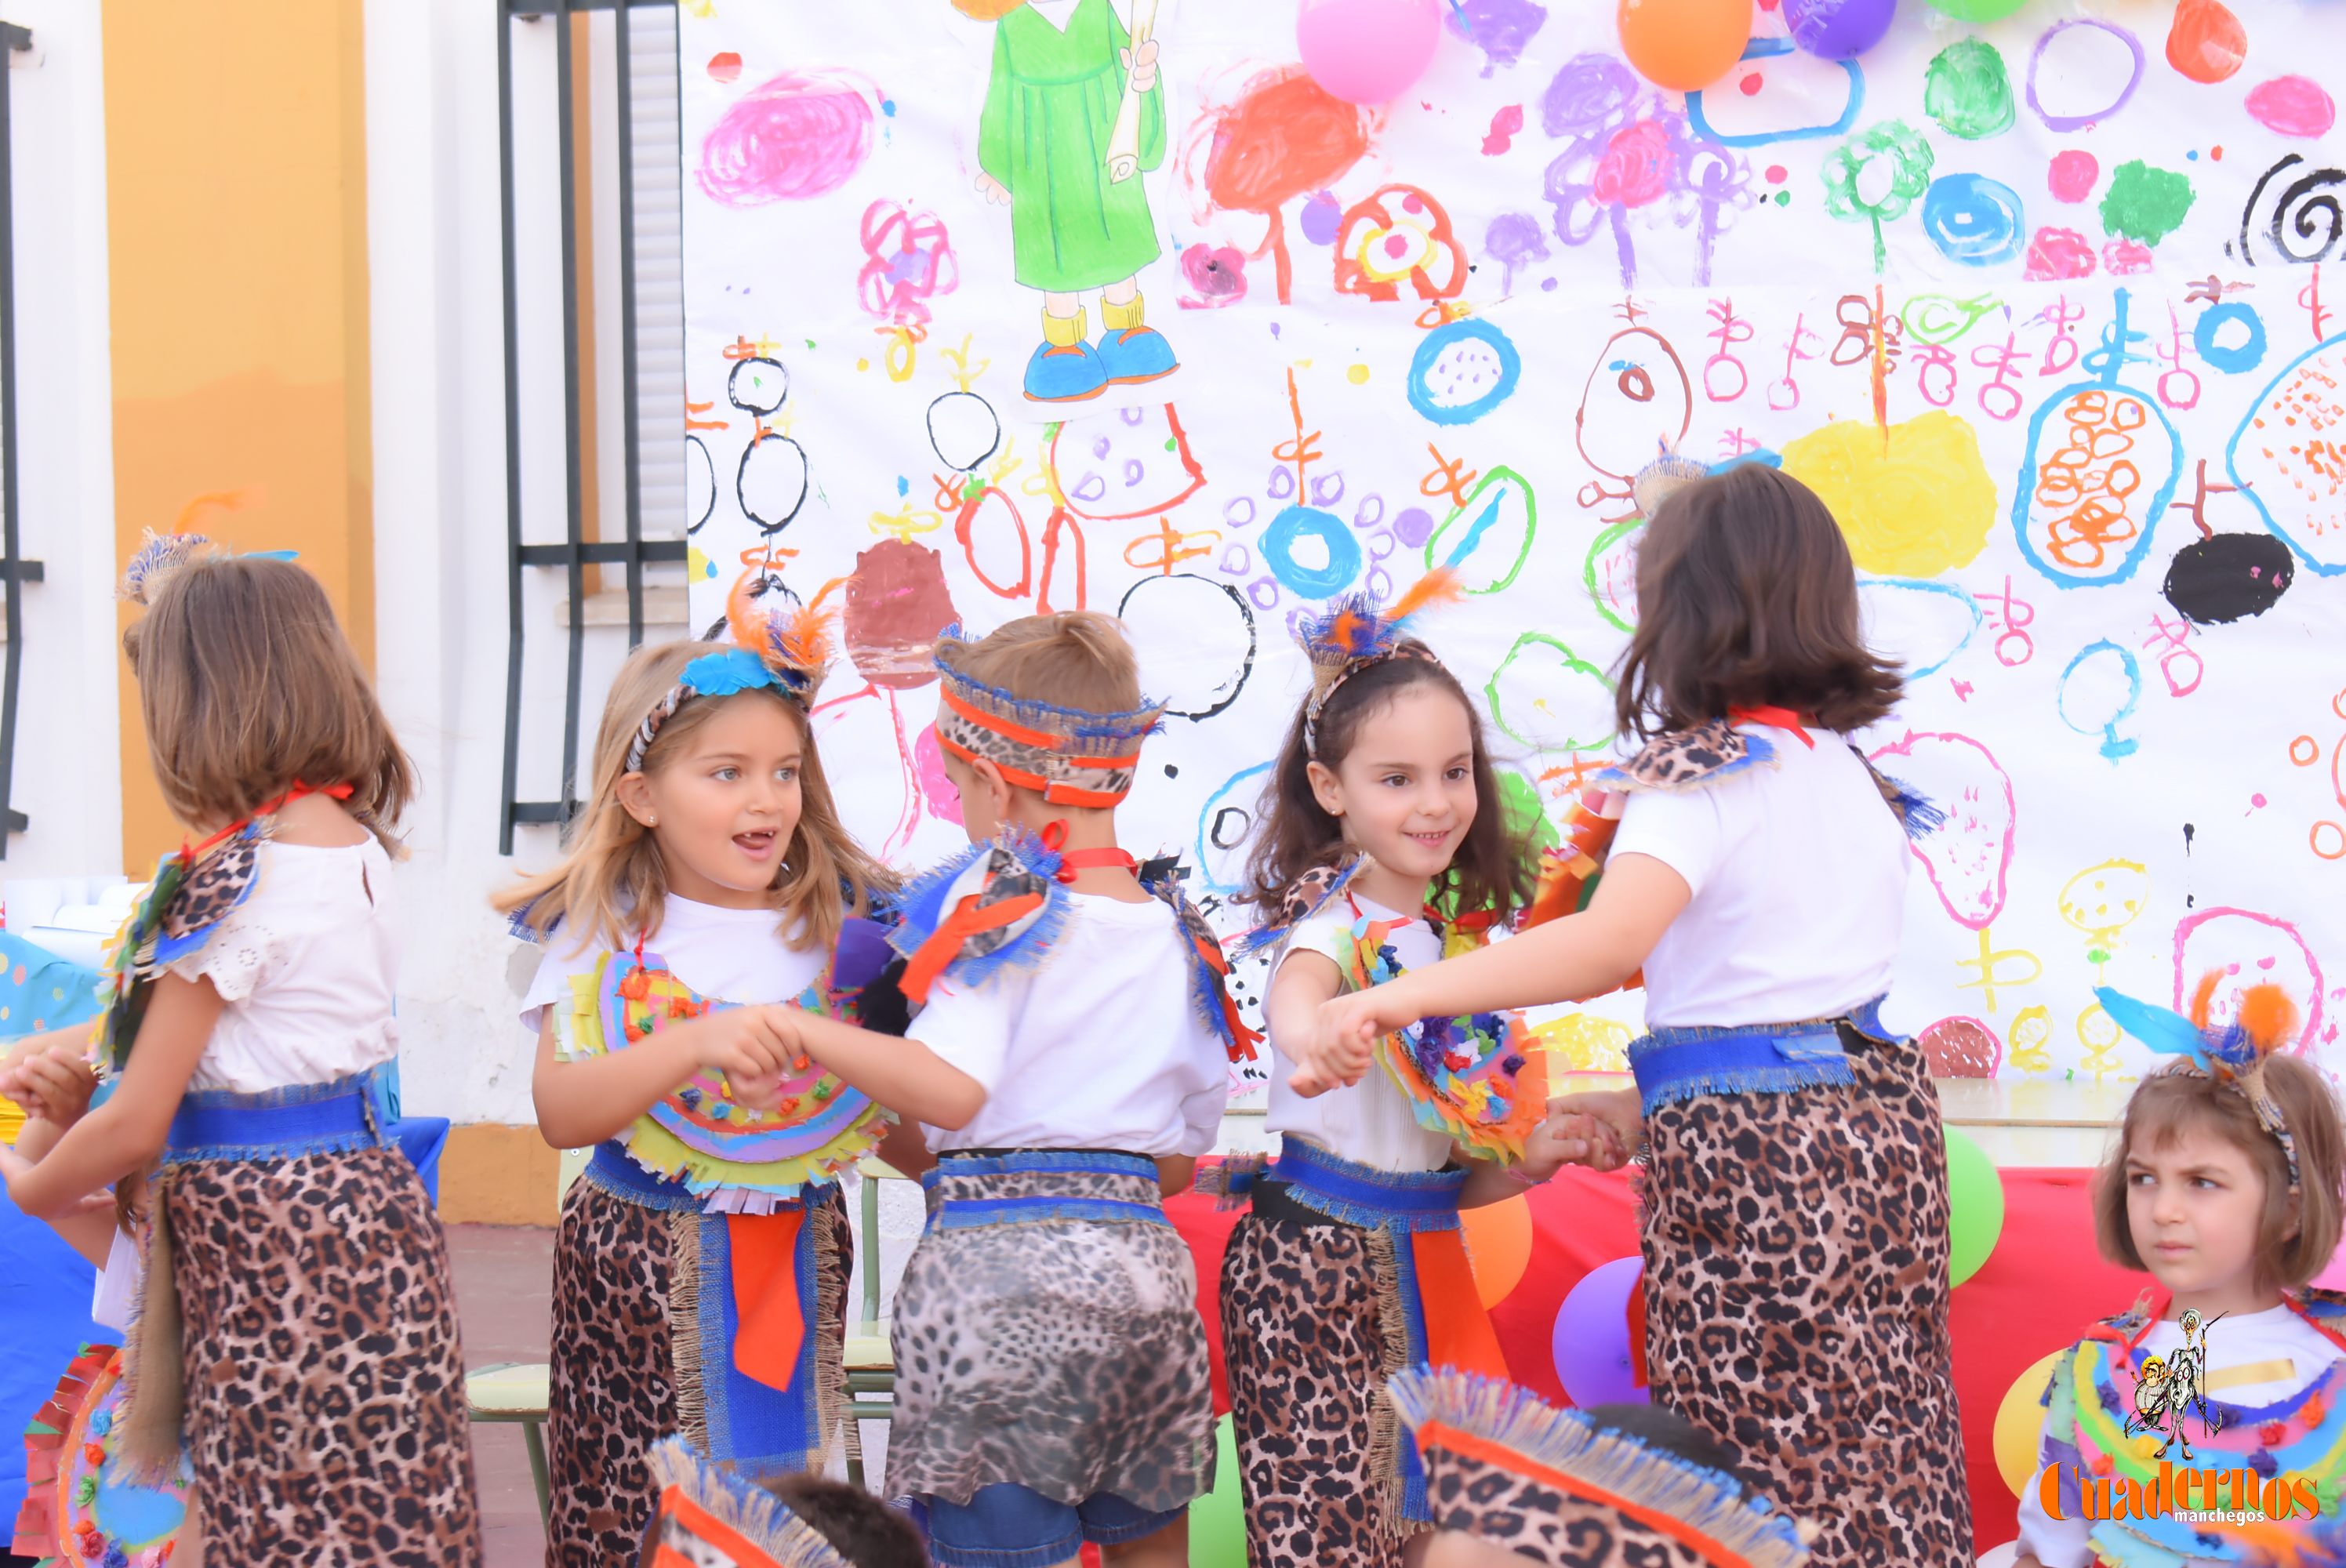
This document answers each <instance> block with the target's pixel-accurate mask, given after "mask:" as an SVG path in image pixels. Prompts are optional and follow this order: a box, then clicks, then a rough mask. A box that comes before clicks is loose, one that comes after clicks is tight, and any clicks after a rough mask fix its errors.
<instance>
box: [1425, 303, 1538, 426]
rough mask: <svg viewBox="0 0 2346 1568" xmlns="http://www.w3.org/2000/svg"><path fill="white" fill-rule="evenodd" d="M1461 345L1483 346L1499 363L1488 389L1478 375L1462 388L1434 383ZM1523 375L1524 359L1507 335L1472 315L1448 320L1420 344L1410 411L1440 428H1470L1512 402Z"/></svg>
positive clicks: (1447, 382)
mask: <svg viewBox="0 0 2346 1568" xmlns="http://www.w3.org/2000/svg"><path fill="white" fill-rule="evenodd" d="M1461 343H1481V344H1483V345H1484V346H1485V347H1486V348H1488V349H1489V350H1490V357H1491V358H1492V359H1494V360H1496V361H1498V366H1497V371H1496V373H1495V374H1494V375H1493V376H1491V377H1490V384H1489V385H1488V386H1484V385H1482V382H1483V379H1484V378H1483V377H1482V376H1480V375H1470V376H1468V377H1467V378H1466V379H1465V384H1464V386H1460V385H1458V384H1457V383H1456V382H1454V381H1452V380H1450V378H1446V377H1445V378H1443V379H1444V382H1445V384H1443V385H1442V386H1439V387H1437V386H1436V385H1435V384H1434V379H1435V376H1436V373H1437V372H1440V371H1441V369H1442V363H1443V360H1444V359H1446V358H1448V357H1449V355H1450V352H1451V351H1452V350H1454V349H1455V348H1457V347H1458V346H1459V345H1460V344H1461ZM1478 357H1479V356H1478ZM1523 374H1524V361H1523V356H1522V355H1521V354H1518V353H1517V352H1515V344H1514V343H1512V342H1510V341H1507V334H1506V333H1505V332H1503V331H1499V329H1498V328H1496V327H1494V326H1493V325H1492V324H1491V323H1490V322H1488V321H1484V320H1482V319H1481V318H1479V317H1474V316H1469V317H1467V318H1466V319H1465V320H1464V321H1446V322H1444V323H1443V324H1442V325H1441V326H1439V327H1436V328H1434V329H1433V331H1430V332H1428V333H1426V334H1425V341H1423V342H1422V343H1420V344H1418V345H1417V356H1416V357H1415V358H1414V359H1413V360H1411V361H1410V363H1409V406H1410V407H1412V408H1413V409H1415V410H1417V412H1420V413H1422V414H1423V415H1424V416H1425V417H1426V418H1428V419H1430V420H1432V421H1433V423H1436V424H1472V423H1474V422H1475V421H1476V420H1478V419H1480V418H1482V417H1483V416H1484V414H1486V413H1488V412H1491V411H1492V410H1493V409H1494V408H1496V407H1498V406H1499V405H1500V404H1501V403H1503V402H1506V401H1507V399H1508V398H1510V397H1512V396H1513V395H1514V394H1515V382H1518V381H1520V380H1522V379H1523Z"/></svg>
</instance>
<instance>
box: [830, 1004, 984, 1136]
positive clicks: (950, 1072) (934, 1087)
mask: <svg viewBox="0 0 2346 1568" xmlns="http://www.w3.org/2000/svg"><path fill="white" fill-rule="evenodd" d="M786 1027H787V1029H788V1030H789V1031H790V1033H791V1034H792V1035H793V1037H794V1038H795V1039H796V1040H797V1041H798V1043H799V1047H800V1049H801V1050H802V1051H803V1052H804V1053H805V1054H808V1055H810V1056H812V1057H813V1058H814V1059H815V1060H816V1061H818V1062H820V1063H821V1064H823V1065H824V1066H825V1067H828V1068H829V1069H830V1070H831V1072H833V1073H836V1074H839V1076H840V1077H841V1078H842V1079H844V1080H845V1081H846V1082H847V1083H849V1084H852V1085H853V1086H854V1087H856V1088H858V1089H861V1090H862V1091H863V1092H864V1093H865V1094H866V1095H871V1096H872V1098H873V1099H875V1100H877V1101H879V1102H880V1103H881V1104H882V1105H885V1106H887V1107H888V1108H889V1109H890V1110H892V1111H893V1112H895V1113H896V1114H897V1115H900V1116H909V1117H911V1118H912V1119H913V1120H914V1121H917V1122H926V1123H927V1124H928V1125H930V1126H933V1127H943V1128H946V1129H948V1130H954V1129H958V1128H961V1127H965V1126H967V1125H969V1124H970V1122H971V1121H972V1120H973V1119H974V1117H975V1116H976V1115H977V1113H978V1112H979V1111H981V1110H983V1109H984V1106H985V1088H984V1085H983V1084H980V1083H979V1082H978V1081H977V1080H976V1079H974V1078H973V1077H971V1076H970V1075H969V1074H966V1073H964V1072H963V1071H962V1070H961V1069H960V1068H958V1067H956V1066H954V1064H952V1063H950V1062H948V1061H946V1060H945V1059H944V1058H943V1057H942V1056H940V1055H938V1054H936V1053H935V1052H933V1051H932V1050H930V1049H929V1048H928V1047H927V1046H926V1045H923V1044H921V1043H920V1042H919V1041H918V1040H913V1039H909V1038H907V1039H903V1040H899V1039H897V1038H896V1037H895V1036H894V1035H892V1034H875V1033H872V1031H870V1030H868V1029H859V1028H857V1027H856V1026H855V1025H853V1024H852V1023H841V1022H839V1020H837V1019H835V1018H823V1017H820V1016H818V1015H816V1014H814V1013H800V1012H796V1011H792V1012H790V1016H789V1019H788V1022H787V1024H786Z"/></svg>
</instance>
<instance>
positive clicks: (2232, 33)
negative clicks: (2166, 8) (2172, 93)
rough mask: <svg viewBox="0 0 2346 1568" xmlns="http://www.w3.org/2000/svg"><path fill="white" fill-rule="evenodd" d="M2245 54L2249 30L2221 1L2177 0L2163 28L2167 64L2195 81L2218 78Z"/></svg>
mask: <svg viewBox="0 0 2346 1568" xmlns="http://www.w3.org/2000/svg"><path fill="white" fill-rule="evenodd" d="M2248 57H2249V30H2248V29H2247V28H2246V27H2243V26H2241V25H2240V19H2239V17H2238V16H2235V15H2232V13H2231V12H2230V11H2229V10H2228V9H2227V8H2226V7H2225V6H2224V5H2223V0H2180V4H2178V5H2177V6H2176V7H2175V20H2174V22H2173V23H2172V24H2171V25H2168V29H2167V63H2168V65H2170V66H2174V67H2175V68H2176V69H2177V70H2178V71H2179V72H2181V73H2182V74H2183V75H2185V76H2188V77H2190V78H2191V79H2192V80H2193V81H2195V82H2207V83H2210V84H2212V83H2216V82H2220V81H2222V80H2223V79H2224V78H2225V77H2227V76H2230V75H2231V74H2232V73H2233V72H2234V71H2237V70H2239V68H2240V62H2241V61H2243V60H2245V59H2247V58H2248Z"/></svg>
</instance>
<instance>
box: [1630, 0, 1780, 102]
mask: <svg viewBox="0 0 2346 1568" xmlns="http://www.w3.org/2000/svg"><path fill="white" fill-rule="evenodd" d="M1620 18H1621V52H1622V53H1623V54H1625V55H1627V56H1629V63H1630V64H1631V65H1633V66H1637V71H1638V74H1639V75H1641V76H1644V77H1645V78H1646V79H1647V81H1649V82H1651V83H1653V84H1654V85H1655V86H1656V87H1668V88H1669V89H1671V90H1672V91H1673V92H1680V93H1691V92H1698V91H1699V90H1701V89H1702V88H1704V87H1709V86H1711V85H1712V84H1713V83H1715V82H1717V81H1718V80H1719V77H1721V76H1725V75H1727V73H1728V72H1729V71H1731V70H1733V69H1734V68H1735V62H1736V61H1738V60H1739V59H1741V58H1742V57H1743V50H1744V46H1746V45H1748V44H1749V43H1750V42H1751V0H1621V9H1620Z"/></svg>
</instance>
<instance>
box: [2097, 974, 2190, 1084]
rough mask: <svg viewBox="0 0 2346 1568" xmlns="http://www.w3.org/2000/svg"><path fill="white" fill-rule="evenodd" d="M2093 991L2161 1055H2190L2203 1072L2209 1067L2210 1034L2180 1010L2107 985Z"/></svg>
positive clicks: (2121, 1025)
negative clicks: (2136, 998)
mask: <svg viewBox="0 0 2346 1568" xmlns="http://www.w3.org/2000/svg"><path fill="white" fill-rule="evenodd" d="M2094 995H2095V996H2096V997H2097V998H2098V999H2099V1000H2100V1002H2101V1004H2102V1011H2103V1012H2105V1013H2108V1014H2109V1015H2110V1020H2111V1022H2112V1023H2116V1024H2117V1026H2118V1027H2119V1028H2121V1029H2123V1030H2125V1031H2126V1032H2127V1033H2129V1034H2131V1035H2133V1036H2134V1037H2135V1038H2136V1039H2137V1040H2139V1041H2141V1042H2142V1043H2143V1044H2145V1045H2147V1046H2149V1047H2150V1048H2151V1049H2152V1050H2153V1051H2156V1052H2157V1053H2158V1054H2160V1055H2162V1056H2188V1057H2190V1058H2191V1060H2192V1061H2194V1062H2196V1063H2198V1064H2199V1068H2200V1070H2201V1071H2202V1072H2205V1071H2206V1070H2207V1069H2208V1049H2207V1045H2208V1041H2207V1036H2206V1035H2204V1034H2202V1033H2200V1032H2199V1026H2198V1024H2196V1023H2192V1022H2191V1020H2189V1019H2188V1018H2186V1017H2184V1016H2183V1014H2181V1013H2178V1012H2176V1011H2175V1010H2174V1009H2173V1008H2169V1007H2160V1006H2158V1005H2157V1004H2156V1003H2148V1002H2137V1001H2136V1000H2135V999H2134V998H2133V997H2131V996H2128V995H2127V994H2126V993H2124V992H2122V991H2113V990H2111V989H2110V988H2109V987H2108V986H2106V985H2097V986H2096V987H2095V988H2094Z"/></svg>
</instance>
